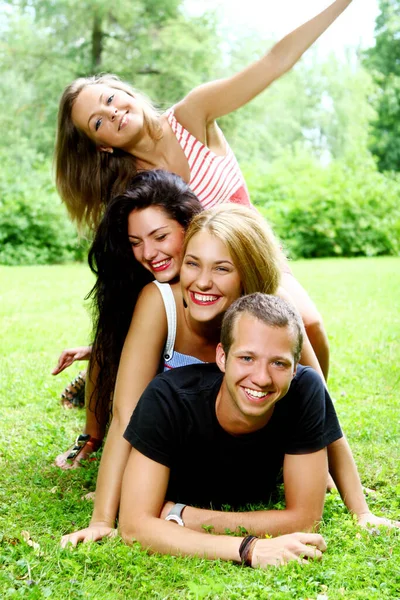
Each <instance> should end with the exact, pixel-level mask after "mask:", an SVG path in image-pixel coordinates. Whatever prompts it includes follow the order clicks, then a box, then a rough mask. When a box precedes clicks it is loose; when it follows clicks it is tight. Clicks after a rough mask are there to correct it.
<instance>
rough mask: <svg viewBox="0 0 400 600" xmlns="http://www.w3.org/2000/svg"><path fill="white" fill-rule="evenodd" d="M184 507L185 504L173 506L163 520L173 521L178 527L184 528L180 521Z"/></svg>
mask: <svg viewBox="0 0 400 600" xmlns="http://www.w3.org/2000/svg"><path fill="white" fill-rule="evenodd" d="M185 507H186V504H179V502H178V503H177V504H174V506H173V507H172V508H171V510H170V511H169V513H168V514H167V516H166V517H165V520H166V521H174V522H175V523H178V525H180V526H181V527H185V523H184V522H183V519H182V513H183V509H184V508H185Z"/></svg>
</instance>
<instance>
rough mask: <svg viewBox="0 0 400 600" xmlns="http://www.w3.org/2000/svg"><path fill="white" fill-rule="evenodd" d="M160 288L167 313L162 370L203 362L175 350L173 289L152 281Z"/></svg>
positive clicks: (166, 284) (167, 284) (165, 284)
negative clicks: (166, 333) (166, 332)
mask: <svg viewBox="0 0 400 600" xmlns="http://www.w3.org/2000/svg"><path fill="white" fill-rule="evenodd" d="M153 283H154V284H155V285H156V286H157V287H158V289H159V290H160V293H161V296H162V299H163V302H164V308H165V312H166V315H167V323H168V335H167V341H166V343H165V346H164V350H163V358H164V365H163V370H164V371H169V370H170V369H176V368H177V367H187V366H188V365H196V364H203V361H202V360H200V359H199V358H196V357H195V356H190V354H182V353H181V352H176V351H175V338H176V304H175V298H174V294H173V291H172V289H171V286H170V285H169V283H160V282H159V281H153Z"/></svg>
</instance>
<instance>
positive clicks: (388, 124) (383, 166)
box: [364, 0, 400, 171]
mask: <svg viewBox="0 0 400 600" xmlns="http://www.w3.org/2000/svg"><path fill="white" fill-rule="evenodd" d="M379 7H380V10H381V13H380V14H379V16H378V17H377V20H376V27H375V41H376V43H375V46H374V47H373V48H370V49H369V50H368V51H367V52H366V55H365V59H364V64H365V65H366V67H367V68H368V69H370V70H371V72H372V73H373V74H374V78H375V81H376V83H377V85H378V88H379V92H378V94H377V96H376V104H377V112H378V116H377V119H376V120H375V121H374V122H373V124H372V126H373V129H372V141H371V150H372V152H373V154H375V155H376V156H377V158H378V164H379V168H380V170H382V171H385V170H394V171H400V43H399V36H400V1H399V0H380V2H379Z"/></svg>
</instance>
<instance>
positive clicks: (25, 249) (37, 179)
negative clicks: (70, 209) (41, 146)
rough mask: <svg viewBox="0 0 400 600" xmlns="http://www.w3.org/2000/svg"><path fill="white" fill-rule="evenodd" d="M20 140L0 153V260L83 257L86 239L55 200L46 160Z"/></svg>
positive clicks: (24, 261)
mask: <svg viewBox="0 0 400 600" xmlns="http://www.w3.org/2000/svg"><path fill="white" fill-rule="evenodd" d="M22 146H23V144H22ZM22 146H21V144H20V145H19V146H18V155H17V156H16V155H15V154H14V155H13V156H10V155H9V154H6V152H5V151H2V152H1V153H0V160H1V163H2V177H1V181H0V264H4V265H22V264H24V265H32V264H52V263H62V262H66V261H72V260H84V259H85V257H86V254H87V243H86V242H84V241H83V242H81V243H80V242H79V240H78V237H77V234H76V231H75V228H74V226H73V225H72V223H71V222H70V221H69V219H68V217H67V215H66V210H65V208H64V207H63V206H62V205H61V202H60V199H59V198H58V196H57V194H56V192H55V189H54V186H53V185H52V177H51V167H50V164H49V163H46V162H44V161H43V160H42V159H41V157H40V156H37V155H35V154H34V152H32V151H30V150H29V148H23V147H22Z"/></svg>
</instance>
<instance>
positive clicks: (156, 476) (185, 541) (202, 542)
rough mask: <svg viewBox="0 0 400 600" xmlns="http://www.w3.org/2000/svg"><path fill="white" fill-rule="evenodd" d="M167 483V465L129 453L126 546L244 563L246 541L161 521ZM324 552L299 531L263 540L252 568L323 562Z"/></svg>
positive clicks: (123, 518) (123, 515) (123, 522)
mask: <svg viewBox="0 0 400 600" xmlns="http://www.w3.org/2000/svg"><path fill="white" fill-rule="evenodd" d="M168 480H169V469H168V468H167V467H165V466H164V465H161V464H159V463H156V462H154V461H152V460H151V459H149V458H147V457H146V456H144V455H143V454H141V453H140V452H138V451H137V450H135V449H133V450H132V451H131V454H130V457H129V461H128V464H127V467H126V470H125V473H124V479H123V485H122V495H121V510H120V530H121V535H122V537H123V538H124V540H125V541H126V542H127V543H128V544H130V543H132V541H134V540H138V541H139V542H140V544H141V545H142V546H143V547H144V548H146V549H147V550H149V551H152V552H161V553H163V554H172V555H175V556H176V555H179V556H199V557H201V558H208V559H211V560H212V559H216V558H220V559H222V560H231V561H235V562H240V556H239V546H240V544H241V542H242V540H243V538H241V537H231V536H228V535H218V536H216V535H209V534H207V533H204V532H202V531H194V530H193V529H190V528H188V527H180V526H179V525H177V524H176V523H172V522H169V521H165V520H164V519H163V518H160V516H159V515H160V513H161V509H162V506H163V504H164V498H165V493H166V491H167V486H168ZM185 510H187V509H185ZM306 544H310V545H306ZM324 549H325V543H324V541H323V539H322V538H321V536H319V535H316V534H298V533H296V534H292V535H287V536H282V537H281V538H277V539H276V540H259V541H257V542H256V545H255V547H254V551H253V563H252V564H253V566H255V565H260V566H267V565H268V564H275V565H276V564H281V563H283V562H287V561H288V560H292V559H295V560H299V559H300V556H306V557H316V558H319V557H320V556H321V551H323V550H324Z"/></svg>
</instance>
